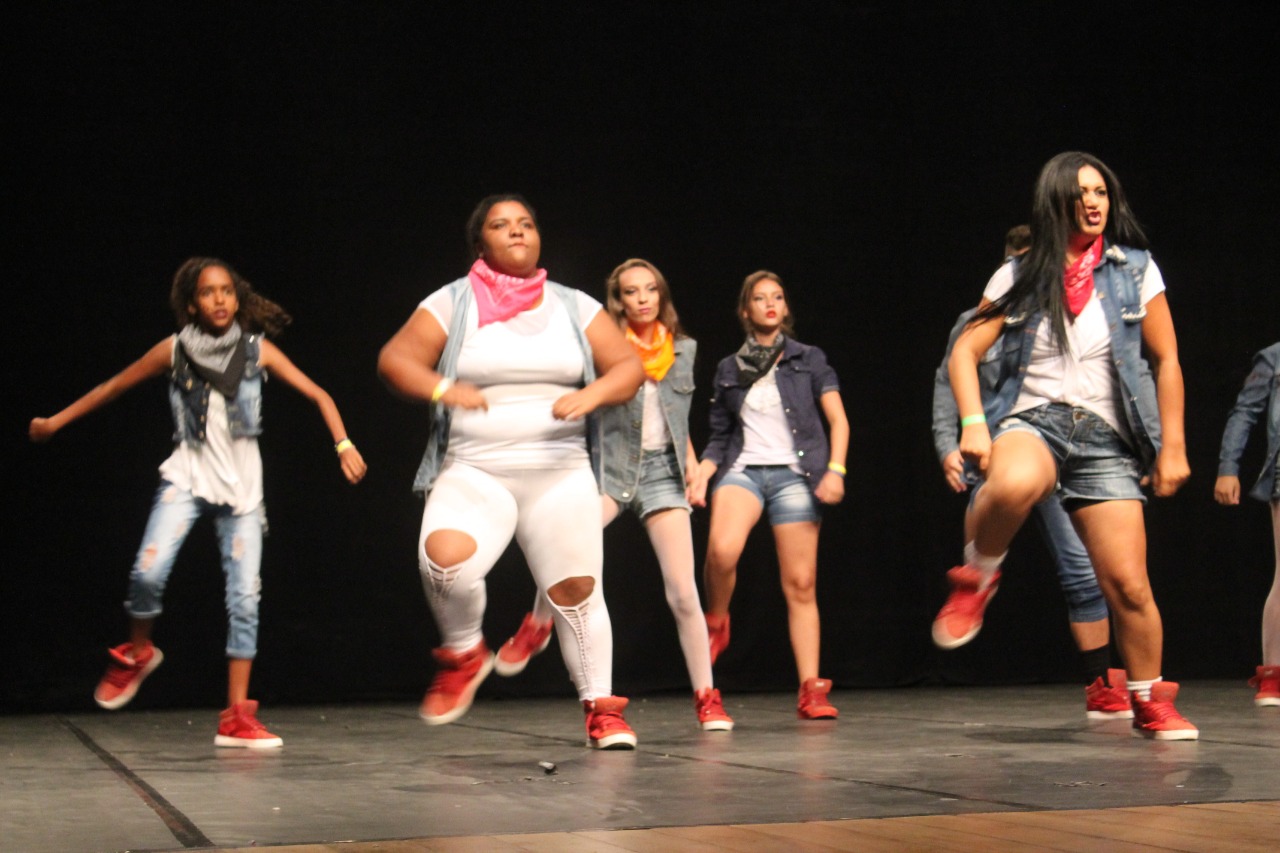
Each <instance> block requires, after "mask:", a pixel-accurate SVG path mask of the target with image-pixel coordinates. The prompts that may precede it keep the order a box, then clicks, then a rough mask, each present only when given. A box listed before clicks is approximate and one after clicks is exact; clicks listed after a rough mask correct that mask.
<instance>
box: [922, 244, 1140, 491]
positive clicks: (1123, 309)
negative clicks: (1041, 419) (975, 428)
mask: <svg viewBox="0 0 1280 853" xmlns="http://www.w3.org/2000/svg"><path fill="white" fill-rule="evenodd" d="M1150 259H1151V256H1150V255H1149V254H1148V253H1147V252H1146V251H1144V250H1142V249H1133V248H1130V247H1128V246H1118V245H1108V246H1107V249H1106V251H1105V252H1103V254H1102V259H1101V260H1100V261H1099V262H1098V266H1096V267H1095V268H1094V270H1093V286H1094V291H1095V292H1096V294H1097V297H1098V299H1099V300H1101V302H1102V312H1103V314H1104V315H1105V316H1106V319H1107V328H1108V329H1109V330H1110V332H1111V363H1112V365H1113V366H1114V368H1115V374H1116V379H1117V381H1118V383H1119V386H1120V388H1119V392H1120V399H1121V406H1120V414H1121V415H1122V416H1123V417H1124V419H1125V423H1126V424H1127V425H1128V427H1129V434H1130V436H1131V437H1132V441H1133V442H1134V447H1133V450H1134V452H1135V454H1136V455H1137V457H1138V460H1139V461H1140V462H1141V463H1142V467H1143V469H1150V468H1151V466H1152V465H1154V464H1155V460H1156V454H1157V453H1159V451H1160V409H1159V406H1158V405H1157V402H1156V391H1155V382H1154V381H1153V380H1152V379H1151V372H1150V368H1149V367H1148V366H1147V362H1146V360H1145V359H1144V358H1143V357H1142V321H1143V319H1144V318H1145V317H1146V316H1147V308H1146V306H1145V305H1143V304H1142V277H1143V275H1145V274H1146V270H1147V263H1148V262H1149V261H1150ZM1012 263H1015V264H1016V263H1018V261H1017V260H1016V259H1015V260H1014V261H1013V262H1012ZM1042 317H1043V313H1042V312H1041V311H1039V310H1033V311H1030V312H1028V313H1026V314H1013V313H1010V314H1008V315H1007V316H1006V317H1005V319H1004V331H1003V333H1002V334H1001V336H1000V339H999V341H998V342H997V344H993V345H992V347H991V350H988V352H987V356H986V357H984V359H983V360H984V362H985V361H986V360H987V358H988V357H990V358H991V359H992V360H993V361H997V362H998V365H999V367H998V370H997V369H996V368H995V367H992V368H990V369H991V370H994V371H995V372H996V375H997V376H998V378H997V380H996V381H995V383H994V384H993V386H992V388H991V393H990V394H989V395H988V394H984V395H983V401H982V408H983V410H984V414H985V415H986V416H987V423H989V424H998V423H999V422H1000V421H1001V420H1003V419H1004V418H1005V417H1006V416H1007V415H1008V414H1009V412H1010V411H1011V410H1012V409H1013V406H1014V403H1016V402H1017V401H1018V394H1019V392H1020V391H1021V390H1022V382H1023V380H1024V379H1025V378H1026V375H1027V365H1028V364H1029V363H1030V361H1031V350H1032V346H1033V345H1034V343H1035V339H1036V330H1037V328H1039V326H1040V320H1041V318H1042ZM953 343H954V342H953ZM997 347H999V349H998V350H997ZM992 350H997V351H996V352H995V354H994V355H992ZM984 369H986V368H984ZM1144 376H1145V377H1146V379H1145V381H1144V379H1143V377H1144ZM935 400H936V397H935Z"/></svg>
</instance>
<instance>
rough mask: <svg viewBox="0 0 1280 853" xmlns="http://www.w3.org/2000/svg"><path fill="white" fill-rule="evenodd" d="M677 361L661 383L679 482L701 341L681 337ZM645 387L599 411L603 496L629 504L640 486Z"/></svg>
mask: <svg viewBox="0 0 1280 853" xmlns="http://www.w3.org/2000/svg"><path fill="white" fill-rule="evenodd" d="M675 350H676V360H675V363H674V364H672V365H671V369H670V370H668V371H667V375H666V376H664V377H662V381H661V382H659V383H658V399H659V401H660V402H661V404H662V416H663V419H664V420H665V421H666V423H667V429H668V430H669V431H670V433H671V446H672V447H673V448H674V449H675V454H676V464H677V465H678V466H679V468H680V481H681V482H682V483H683V482H684V478H685V476H686V475H687V474H688V472H687V471H685V455H686V453H687V452H688V448H689V404H690V403H691V402H692V401H693V360H694V356H695V355H696V354H697V351H698V342H697V341H695V340H694V339H693V338H678V339H677V340H676V342H675ZM645 392H646V387H645V386H641V388H640V392H639V393H638V394H636V395H635V396H634V397H632V398H631V399H630V400H629V401H627V402H626V403H621V404H619V405H617V406H609V407H607V408H604V409H601V410H600V422H601V426H602V428H603V430H604V483H603V487H604V493H605V494H606V495H608V496H609V497H611V498H613V499H614V500H616V501H619V502H621V503H626V502H628V501H630V500H631V499H632V498H634V497H635V495H636V489H637V488H638V487H639V485H640V459H641V456H642V455H643V451H642V450H641V446H640V445H641V441H642V439H643V436H644V395H645Z"/></svg>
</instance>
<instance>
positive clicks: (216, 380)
mask: <svg viewBox="0 0 1280 853" xmlns="http://www.w3.org/2000/svg"><path fill="white" fill-rule="evenodd" d="M178 344H179V345H180V346H181V347H182V351H183V353H184V354H185V355H186V357H187V359H188V360H190V362H191V367H192V368H193V369H194V370H195V372H196V373H197V374H199V376H200V378H201V379H203V380H204V381H206V382H208V383H209V384H210V385H212V386H213V387H214V388H217V389H218V390H219V391H221V392H222V395H223V396H224V397H234V396H235V394H236V391H237V390H239V388H240V377H242V376H244V362H245V346H244V336H243V334H242V333H241V331H240V324H239V323H232V324H231V328H229V329H227V330H226V331H225V332H223V333H222V334H221V335H219V336H218V337H216V338H215V337H214V336H213V335H211V334H209V333H208V332H206V331H205V330H204V329H202V328H200V326H199V324H197V323H188V324H187V325H185V326H183V327H182V331H180V332H178Z"/></svg>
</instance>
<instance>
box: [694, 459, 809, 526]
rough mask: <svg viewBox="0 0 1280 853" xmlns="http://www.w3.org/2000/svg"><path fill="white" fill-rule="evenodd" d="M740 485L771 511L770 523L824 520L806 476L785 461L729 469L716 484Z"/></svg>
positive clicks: (719, 485) (722, 486) (720, 486)
mask: <svg viewBox="0 0 1280 853" xmlns="http://www.w3.org/2000/svg"><path fill="white" fill-rule="evenodd" d="M725 486H741V487H742V488H744V489H746V490H747V491H749V492H751V494H753V495H755V496H756V500H758V501H760V505H761V506H763V507H764V508H765V509H766V510H767V511H768V513H769V525H770V526H773V527H776V526H777V525H779V524H791V523H792V522H796V521H821V520H822V511H821V509H820V508H819V505H818V499H817V498H815V497H814V496H813V492H812V491H810V489H809V484H808V483H807V482H806V481H805V479H804V477H802V476H800V475H799V474H797V473H796V472H795V471H792V470H791V469H790V468H788V467H787V466H786V465H748V466H747V467H746V468H744V469H742V470H741V471H730V472H729V473H728V474H725V475H724V477H723V478H721V480H720V482H719V483H717V484H716V489H717V490H719V489H722V488H724V487H725Z"/></svg>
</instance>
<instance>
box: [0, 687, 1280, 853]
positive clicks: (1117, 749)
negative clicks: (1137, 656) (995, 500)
mask: <svg viewBox="0 0 1280 853" xmlns="http://www.w3.org/2000/svg"><path fill="white" fill-rule="evenodd" d="M833 699H834V700H835V702H836V704H837V705H838V706H839V707H840V711H841V718H840V720H839V721H836V722H801V721H799V720H797V719H796V718H795V712H794V697H792V696H790V695H786V694H746V695H733V696H729V697H727V698H726V706H727V708H728V710H729V712H730V713H731V714H732V715H733V716H734V718H735V719H736V720H737V728H736V729H735V730H734V731H733V732H730V733H704V732H701V731H699V730H698V729H697V726H696V724H695V718H694V714H693V709H692V704H691V701H690V699H689V698H688V697H686V696H684V695H661V696H651V697H647V698H644V697H641V698H635V699H633V701H632V704H631V707H630V708H629V709H628V712H627V720H628V722H630V723H631V725H632V727H633V728H634V729H635V730H636V732H637V735H638V736H639V739H640V744H639V747H638V749H636V750H635V751H634V752H599V751H595V750H590V749H586V748H585V747H584V745H583V739H584V733H583V725H582V714H581V711H580V710H579V708H578V705H577V703H576V702H574V701H573V700H572V699H571V698H568V697H566V698H561V699H536V700H535V699H522V700H506V701H485V700H482V701H479V702H477V704H476V705H475V706H474V707H473V708H472V710H471V712H470V713H469V714H467V715H466V716H465V717H463V718H462V719H461V720H460V721H458V722H457V723H454V724H452V725H449V726H442V727H435V728H433V727H428V726H425V725H423V724H422V722H421V721H420V720H419V719H418V716H417V709H416V706H415V705H414V704H413V703H411V702H405V703H398V704H379V705H341V706H336V705H335V706H306V707H268V708H264V709H263V710H262V712H261V714H260V717H261V719H262V720H263V721H264V722H265V723H267V724H268V727H269V728H270V729H271V730H272V731H273V732H275V733H276V734H279V735H280V736H282V737H283V738H284V740H285V745H284V748H283V749H280V750H272V751H250V750H241V749H216V748H215V747H214V746H213V735H214V732H215V729H216V725H217V711H216V710H215V709H198V710H185V711H145V710H131V709H125V710H123V711H118V712H114V713H109V712H105V711H104V712H100V713H84V714H65V715H32V716H7V717H0V747H2V748H3V751H2V753H0V847H2V848H3V849H5V850H14V851H33V853H35V852H36V851H58V853H73V851H100V850H106V851H110V850H135V851H137V850H149V851H157V850H179V849H183V848H192V847H204V848H209V847H250V846H258V847H262V846H268V845H276V846H279V845H286V844H287V845H304V844H333V843H335V842H340V841H367V842H370V841H380V842H392V841H396V840H406V839H423V842H422V843H421V844H418V845H402V844H387V845H378V846H377V847H376V849H385V850H411V849H412V850H427V849H456V850H461V849H486V848H487V849H568V848H567V847H564V846H563V845H557V844H554V843H553V844H549V845H534V846H529V847H524V846H518V845H512V846H511V847H509V848H508V847H505V846H502V845H496V844H489V845H486V844H485V842H484V841H483V840H482V839H481V838H474V837H475V836H483V837H494V836H504V835H511V836H515V835H520V836H521V837H522V838H523V837H527V836H529V834H532V833H546V832H555V833H570V832H585V831H590V830H596V831H600V830H620V829H646V828H666V827H708V826H711V827H730V826H738V825H744V824H767V825H774V824H776V825H783V824H798V823H807V822H814V821H848V820H852V819H860V818H894V817H905V816H922V815H976V814H984V815H990V814H1013V813H1020V812H1043V811H1052V812H1058V811H1062V810H1074V809H1117V808H1124V807H1135V806H1169V805H1175V804H1184V803H1238V802H1253V801H1271V800H1280V772H1277V769H1276V768H1277V756H1278V755H1280V753H1278V752H1277V750H1278V749H1280V708H1271V709H1262V708H1255V707H1254V705H1253V703H1252V691H1251V689H1250V688H1249V687H1247V686H1246V685H1245V684H1244V683H1243V681H1231V682H1225V681H1223V682H1217V681H1207V682H1193V683H1189V684H1185V685H1184V686H1183V690H1182V695H1181V697H1180V700H1179V703H1178V706H1179V709H1180V710H1181V711H1182V712H1183V713H1184V714H1185V715H1186V716H1187V717H1188V718H1189V719H1191V720H1192V721H1193V722H1195V723H1196V724H1197V725H1198V726H1199V727H1200V729H1201V739H1200V740H1199V741H1196V742H1169V743H1160V742H1153V741H1148V740H1145V739H1140V738H1135V737H1132V736H1131V734H1130V730H1129V723H1128V721H1106V722H1101V723H1094V722H1090V721H1087V720H1086V719H1085V716H1084V701H1083V690H1082V689H1081V688H1079V687H1076V686H1072V685H1049V686H1033V687H1010V688H1003V687H1002V688H970V687H950V688H907V689H899V690H857V691H852V690H850V691H836V692H835V693H834V694H833ZM543 762H547V763H550V764H553V765H554V770H550V771H549V770H547V769H545V768H544V767H543V766H542V763H543ZM1203 811H1205V813H1209V811H1212V813H1213V814H1214V815H1215V821H1217V822H1216V823H1214V824H1213V829H1212V831H1211V832H1208V831H1207V832H1206V833H1205V837H1206V838H1208V839H1209V840H1211V841H1214V842H1216V843H1220V844H1221V845H1222V846H1221V848H1220V849H1245V848H1247V847H1249V846H1250V842H1249V840H1248V839H1246V838H1243V837H1242V838H1241V839H1239V842H1240V843H1239V844H1234V845H1233V844H1232V841H1231V839H1232V834H1231V827H1232V825H1233V823H1232V820H1231V818H1230V814H1231V812H1230V810H1226V811H1223V810H1221V809H1219V810H1203ZM1270 813H1271V814H1272V815H1273V816H1274V815H1275V814H1276V810H1275V809H1272V810H1271V812H1270ZM1224 814H1225V815H1227V817H1226V818H1223V815H1224ZM1269 821H1270V823H1269V825H1270V826H1271V827H1274V826H1275V825H1276V822H1275V819H1274V817H1272V818H1270V819H1269ZM1126 823H1127V822H1125V821H1121V822H1120V823H1118V824H1117V829H1116V832H1119V831H1120V828H1121V825H1122V824H1126ZM1093 825H1094V826H1095V830H1094V837H1095V839H1106V838H1109V837H1112V836H1111V835H1110V834H1109V833H1108V830H1107V829H1106V828H1105V827H1106V825H1107V824H1106V822H1105V821H1104V822H1095V823H1094V824H1093ZM1242 826H1243V824H1242ZM814 832H815V836H816V835H819V834H821V833H819V832H818V827H816V826H815V827H814ZM1242 832H1243V830H1242ZM456 836H471V837H473V838H472V839H471V843H463V840H462V839H461V838H459V839H457V841H458V844H456V845H455V846H452V847H448V846H443V841H444V838H445V837H456ZM601 836H602V833H599V832H594V833H592V835H591V837H593V838H599V837H601ZM560 837H562V838H563V837H564V836H560ZM619 837H621V836H619ZM681 837H682V836H681V835H680V834H679V833H674V834H666V835H665V836H664V838H663V840H662V841H660V842H659V843H656V844H654V845H646V846H642V847H617V846H612V845H610V844H607V843H603V842H602V843H600V845H599V846H598V847H591V848H590V849H602V850H611V849H661V850H666V851H670V850H676V849H685V845H683V844H682V843H681V841H680V839H681ZM761 837H766V838H767V837H770V836H767V835H766V836H761ZM772 837H773V838H775V839H776V840H777V841H778V847H777V848H776V849H795V847H796V845H795V844H794V843H791V842H788V841H786V840H785V837H784V835H783V834H779V835H776V836H772ZM1272 837H1274V835H1273V836H1272ZM1116 838H1117V839H1118V838H1119V836H1116ZM1126 838H1128V836H1126ZM428 839H435V840H436V841H435V842H429V841H427V840H428ZM513 840H514V839H513ZM1132 840H1134V839H1130V841H1132ZM584 843H585V842H584ZM693 844H694V842H693V841H692V840H691V841H690V845H693ZM569 846H570V847H572V849H575V850H576V849H589V847H583V846H576V845H569ZM696 846H698V849H726V850H728V849H746V848H744V847H739V846H734V845H733V844H727V845H726V846H723V847H707V846H706V844H705V842H702V841H699V842H697V843H696ZM343 847H346V845H343ZM317 849H318V848H317ZM324 849H330V848H327V847H326V848H324ZM347 849H350V848H347ZM363 849H375V847H364V848H363ZM751 849H770V847H769V846H768V845H767V844H766V845H765V846H763V847H762V846H759V845H758V844H757V845H754V846H752V847H751ZM821 849H846V848H844V847H842V846H841V845H840V844H839V843H838V842H832V843H831V844H830V845H827V846H824V847H822V848H821ZM886 849H887V848H886ZM901 849H907V848H901ZM974 849H977V847H976V846H975V847H974ZM1005 849H1009V848H1005ZM1027 849H1042V848H1039V847H1035V846H1034V845H1031V846H1029V847H1028V848H1027ZM1058 849H1074V848H1072V847H1070V846H1062V847H1059V848H1058ZM1092 849H1095V850H1104V849H1113V848H1111V847H1108V846H1106V845H1105V844H1101V845H1098V844H1093V845H1092ZM1126 849H1128V848H1126ZM1167 849H1173V848H1167ZM1262 849H1267V848H1266V845H1265V844H1264V846H1263V847H1262Z"/></svg>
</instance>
